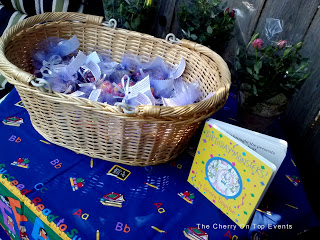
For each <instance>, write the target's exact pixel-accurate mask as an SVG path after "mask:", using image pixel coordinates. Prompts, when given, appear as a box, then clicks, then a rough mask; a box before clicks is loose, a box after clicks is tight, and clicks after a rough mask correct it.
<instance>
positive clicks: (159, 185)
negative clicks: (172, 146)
mask: <svg viewBox="0 0 320 240" xmlns="http://www.w3.org/2000/svg"><path fill="white" fill-rule="evenodd" d="M19 101H20V98H19V96H18V94H17V92H16V90H15V89H14V90H12V92H11V93H10V94H9V96H8V97H7V98H6V99H5V100H4V101H3V102H2V103H1V104H0V119H5V118H7V117H12V116H15V117H19V118H23V120H24V123H22V124H21V125H20V126H19V127H16V126H8V125H4V124H2V123H1V125H0V133H1V134H0V151H1V159H0V164H4V165H0V172H1V173H3V175H2V177H3V178H8V180H9V181H14V180H15V181H16V182H13V185H16V187H18V188H19V190H22V193H24V194H25V195H26V197H27V198H29V199H30V200H31V201H33V203H34V205H36V206H39V205H41V204H42V205H43V208H45V209H47V210H45V211H44V212H42V213H43V214H44V215H46V214H47V217H48V220H49V217H50V220H51V222H53V224H54V225H57V226H59V227H60V229H61V230H63V231H64V232H65V233H68V235H69V237H70V238H71V239H74V240H79V239H88V240H91V239H92V240H94V239H96V231H97V230H99V234H100V239H102V240H107V239H169V240H171V239H175V240H176V239H186V237H185V236H184V234H183V230H184V229H185V228H188V227H199V228H200V229H202V230H203V231H204V232H206V233H207V234H208V235H209V239H250V238H254V237H256V239H262V237H263V236H269V237H271V238H270V239H293V238H294V236H297V235H298V234H300V233H302V232H303V231H305V230H307V229H310V228H312V227H315V226H318V225H319V221H318V220H317V219H316V217H315V215H314V214H313V212H312V209H311V208H310V207H309V205H308V201H307V196H306V194H305V191H304V188H303V185H302V183H301V181H300V179H299V173H298V169H297V168H296V166H295V163H294V160H293V157H292V155H291V152H290V149H288V153H287V156H286V158H285V159H284V162H283V164H282V166H281V168H280V169H279V171H278V173H277V175H276V176H275V178H274V180H273V182H272V184H271V186H270V188H269V190H268V192H267V193H266V195H265V197H264V199H263V201H262V202H261V204H260V206H259V207H258V209H257V210H256V212H255V214H254V216H253V218H252V220H251V221H250V224H248V225H247V226H246V227H245V228H244V229H240V228H239V227H237V226H236V224H235V223H234V222H232V221H231V220H230V219H229V218H228V217H227V216H226V215H224V214H223V213H222V212H221V211H220V210H218V209H217V208H216V207H215V206H214V205H212V204H211V203H210V202H209V201H208V200H207V199H206V198H205V197H204V196H203V195H202V194H201V193H199V192H198V191H197V190H196V189H195V188H193V187H192V186H191V185H190V184H189V183H188V182H187V178H188V174H189V171H190V168H191V164H192V161H193V157H192V156H191V155H190V154H188V153H187V152H185V153H183V154H181V156H180V157H178V158H177V159H175V160H173V161H171V162H169V163H166V164H160V165H157V166H149V167H133V166H127V165H121V164H115V163H112V162H107V161H103V160H99V159H93V167H92V168H91V166H90V164H91V159H90V157H87V156H84V155H78V154H76V153H74V152H72V151H70V150H67V149H64V148H62V147H59V146H56V145H53V144H50V143H49V142H47V141H46V140H45V139H44V138H43V137H42V136H41V135H39V134H38V133H37V132H36V131H35V130H34V128H33V127H32V125H31V122H30V119H29V115H28V113H27V111H26V109H25V108H22V107H18V106H16V105H15V104H16V103H17V102H19ZM236 111H237V104H236V95H235V93H234V92H231V93H230V96H229V99H228V101H227V103H226V105H225V107H224V108H223V109H221V110H220V111H218V112H217V113H216V114H215V115H214V116H213V117H214V118H216V119H219V120H222V121H225V122H228V123H231V124H237V122H236V118H237V113H236ZM276 132H277V136H275V137H280V138H284V135H283V133H282V132H281V129H280V128H279V129H278V131H276ZM194 145H196V144H194ZM19 158H21V159H28V160H29V162H28V168H26V167H18V166H14V165H12V164H11V163H13V162H15V161H17V160H18V159H19ZM115 165H118V166H120V167H122V168H124V169H126V170H127V174H128V173H129V172H130V175H129V176H128V175H125V176H127V178H126V179H125V180H121V179H119V178H117V177H115V176H114V175H111V174H108V172H109V171H110V170H111V169H112V168H113V167H114V166H115ZM118 170H119V169H118ZM120 173H121V172H120ZM122 173H123V172H122ZM288 176H289V177H291V178H292V179H296V183H295V184H293V182H291V181H290V180H289V179H288ZM119 177H120V178H121V176H119ZM9 178H10V179H9ZM70 179H75V181H77V182H79V184H78V189H77V190H76V189H75V190H73V188H72V185H71V182H70ZM185 191H188V192H189V193H193V194H194V195H195V198H194V201H193V204H189V203H188V202H186V201H184V200H183V199H182V198H181V197H180V196H178V194H179V193H183V192H185ZM109 193H116V194H114V195H117V196H119V195H118V194H122V195H123V197H124V199H125V201H124V202H123V203H122V207H121V208H119V207H115V206H105V205H103V204H102V203H101V200H102V199H103V197H104V196H105V195H108V194H109ZM0 194H1V195H2V196H0V197H1V199H0V204H1V202H2V204H1V206H0V209H1V213H0V223H1V224H2V226H3V228H4V229H5V230H6V231H8V229H10V228H8V227H7V225H8V220H7V219H8V217H6V216H10V218H11V219H13V223H12V224H11V227H12V229H15V236H16V238H13V239H19V233H18V230H17V229H19V227H18V223H17V219H16V218H15V216H14V213H13V212H14V211H11V210H10V209H9V210H8V209H6V207H5V206H4V202H6V200H5V199H6V196H4V195H5V194H6V191H5V189H4V188H3V187H2V188H0ZM39 208H41V207H39ZM42 210H43V209H42ZM42 210H41V211H42ZM10 211H11V212H10ZM19 211H21V212H22V213H24V212H23V211H24V207H22V208H21V209H20V210H19ZM21 212H20V214H22V213H21ZM25 216H26V217H27V218H28V216H27V213H25ZM21 225H23V226H24V227H25V231H26V232H25V233H24V234H25V235H27V236H28V237H29V239H37V240H43V239H45V237H42V236H40V235H39V233H37V232H36V231H35V230H34V229H35V225H39V226H40V227H43V228H44V229H45V230H46V231H47V232H48V233H50V231H49V229H48V228H49V227H48V226H46V225H45V224H44V225H42V223H41V221H40V220H39V219H34V218H33V219H32V218H30V219H27V221H24V222H21V223H20V226H21ZM38 228H39V227H38ZM8 232H9V231H8ZM12 233H13V232H12V230H11V231H10V234H12ZM0 236H1V238H2V239H6V237H7V234H6V233H5V231H3V230H2V229H0ZM10 236H11V237H12V235H10ZM257 237H261V238H257ZM47 239H51V240H52V239H56V238H53V237H51V238H50V234H48V236H47Z"/></svg>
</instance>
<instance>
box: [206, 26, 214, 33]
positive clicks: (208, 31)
mask: <svg viewBox="0 0 320 240" xmlns="http://www.w3.org/2000/svg"><path fill="white" fill-rule="evenodd" d="M212 32H213V30H212V27H211V26H208V27H207V33H209V34H212Z"/></svg>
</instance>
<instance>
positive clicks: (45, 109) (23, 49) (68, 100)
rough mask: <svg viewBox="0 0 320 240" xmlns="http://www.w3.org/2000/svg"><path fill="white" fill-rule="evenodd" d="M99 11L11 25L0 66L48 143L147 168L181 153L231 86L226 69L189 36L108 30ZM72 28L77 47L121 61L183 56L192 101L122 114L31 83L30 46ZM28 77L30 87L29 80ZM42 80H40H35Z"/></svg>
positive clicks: (47, 15)
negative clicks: (195, 85)
mask: <svg viewBox="0 0 320 240" xmlns="http://www.w3.org/2000/svg"><path fill="white" fill-rule="evenodd" d="M102 20H103V18H102V17H98V16H92V15H85V14H79V13H44V14H41V15H36V16H34V17H30V18H27V19H26V20H24V21H22V22H20V23H18V24H16V25H14V26H13V27H12V28H10V29H9V30H7V31H6V32H5V33H4V35H3V36H2V37H1V40H0V71H1V74H3V75H4V76H5V77H6V78H7V79H8V81H9V82H10V83H11V84H14V85H15V87H16V89H17V91H18V93H19V95H20V97H21V99H22V101H23V103H24V104H25V107H26V109H27V110H28V112H29V114H30V118H31V122H32V124H33V126H34V128H35V129H36V130H37V131H38V132H39V133H40V134H41V135H42V136H43V137H44V138H45V139H47V140H48V141H50V142H52V143H54V144H57V145H60V146H63V147H65V148H68V149H71V150H73V151H75V152H76V153H81V154H85V155H88V156H90V157H94V158H100V159H104V160H108V161H113V162H118V163H123V164H129V165H139V166H147V165H153V164H158V163H163V162H167V161H169V160H170V159H173V158H175V157H176V156H177V155H179V153H181V152H182V151H183V150H184V149H185V147H186V146H187V143H188V141H189V139H190V138H191V136H192V135H193V134H194V133H195V131H196V129H197V127H198V126H199V125H200V123H201V121H203V120H204V119H206V118H207V117H209V116H211V115H212V114H213V113H214V112H216V111H217V110H218V109H219V108H221V107H222V106H223V105H224V103H225V101H226V99H227V97H228V92H229V88H230V72H229V69H228V66H227V65H226V63H225V62H224V61H223V59H222V58H221V57H220V56H219V55H218V54H216V53H215V52H213V51H211V50H210V49H209V48H207V47H204V46H202V45H200V44H196V43H193V42H190V41H186V40H181V41H180V42H179V43H172V42H168V41H165V40H162V39H158V38H155V37H152V36H149V35H145V34H141V33H137V32H132V31H127V30H123V29H112V28H109V27H106V26H104V25H103V24H102ZM74 34H76V35H77V37H78V39H79V41H80V43H81V46H80V50H82V51H83V52H86V53H88V52H91V51H97V52H100V53H103V52H109V53H110V52H111V56H112V59H113V60H114V61H117V62H120V61H121V58H122V56H123V54H125V53H133V54H136V55H140V56H141V58H142V61H149V60H152V59H153V58H154V57H156V56H159V57H162V58H163V59H164V60H165V61H166V62H167V63H168V64H170V65H171V66H173V65H174V64H177V63H179V61H180V58H181V57H183V58H184V59H185V60H186V64H187V66H186V70H185V72H184V74H183V79H184V81H187V82H192V81H198V82H199V83H200V88H201V95H202V96H201V97H202V99H204V98H205V97H206V96H207V95H208V94H209V93H211V92H213V91H215V94H214V95H213V96H212V97H211V98H209V99H207V100H204V101H200V102H198V103H194V104H190V105H186V106H179V107H163V106H137V107H136V109H135V112H134V113H131V114H128V113H125V112H124V111H123V109H122V108H121V107H116V106H111V105H107V104H102V103H98V102H92V101H90V100H88V99H83V98H77V97H71V96H69V95H66V94H61V93H56V92H53V93H49V92H46V91H44V88H43V87H42V88H39V87H35V86H33V85H36V84H34V83H35V82H36V81H35V76H34V75H33V74H31V72H32V69H33V67H32V64H31V56H32V52H33V51H34V50H35V49H36V48H37V45H38V43H39V42H41V41H42V40H44V39H46V38H47V37H51V36H57V37H61V38H70V37H71V36H72V35H74ZM31 83H33V85H32V84H31ZM39 85H40V84H39Z"/></svg>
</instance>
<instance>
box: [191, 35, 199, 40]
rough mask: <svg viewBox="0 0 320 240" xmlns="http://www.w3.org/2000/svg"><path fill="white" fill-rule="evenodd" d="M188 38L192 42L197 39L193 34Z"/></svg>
mask: <svg viewBox="0 0 320 240" xmlns="http://www.w3.org/2000/svg"><path fill="white" fill-rule="evenodd" d="M190 37H191V39H192V40H193V41H195V40H197V38H198V37H197V35H195V34H191V36H190Z"/></svg>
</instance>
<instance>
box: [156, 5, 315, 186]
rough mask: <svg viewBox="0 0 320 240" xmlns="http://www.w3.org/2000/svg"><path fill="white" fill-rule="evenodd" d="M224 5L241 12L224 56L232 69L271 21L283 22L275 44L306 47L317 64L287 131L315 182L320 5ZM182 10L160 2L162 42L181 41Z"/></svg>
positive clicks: (292, 104)
mask: <svg viewBox="0 0 320 240" xmlns="http://www.w3.org/2000/svg"><path fill="white" fill-rule="evenodd" d="M190 1H196V0H190ZM224 1H225V2H227V7H229V8H233V9H235V10H236V12H237V15H236V23H237V24H236V25H237V27H236V31H235V37H234V39H232V40H231V41H230V44H229V47H228V49H227V50H226V52H225V53H224V54H223V57H224V58H225V60H226V61H227V62H229V63H231V65H232V63H233V57H234V53H235V50H236V47H237V44H239V42H242V44H243V43H247V42H249V40H250V38H251V36H252V34H253V33H257V32H259V33H261V36H262V38H265V37H264V36H265V25H266V19H267V18H274V19H280V22H281V25H282V28H283V30H282V32H281V33H278V34H277V35H276V39H275V40H281V39H285V40H287V41H288V42H289V43H292V44H294V43H297V42H299V41H303V42H304V47H303V49H302V54H303V56H304V57H309V58H310V59H311V60H312V62H311V69H312V75H311V76H310V77H309V79H308V80H307V81H306V82H305V83H304V85H303V86H302V88H301V90H300V91H299V92H297V93H296V94H295V95H294V97H293V99H292V100H291V102H290V104H289V106H288V109H287V112H286V116H285V126H286V127H287V129H286V130H287V135H288V137H289V145H290V146H291V150H292V151H293V153H294V156H295V158H296V159H297V161H299V162H300V163H301V164H300V166H301V169H302V170H301V172H302V175H305V177H306V179H307V180H308V179H309V180H310V182H311V181H315V180H316V179H315V177H314V176H317V175H318V173H317V169H320V0H224ZM178 5H179V1H178V0H160V11H159V13H158V14H159V16H158V18H165V19H166V24H165V25H162V26H159V27H158V28H157V32H156V35H157V36H158V37H162V38H163V37H164V36H165V35H166V34H167V33H169V32H173V33H175V34H176V35H178V36H181V31H179V24H178V19H177V12H178ZM173 8H174V9H173ZM162 22H163V21H162ZM310 176H311V177H310ZM311 185H312V186H314V185H313V184H311Z"/></svg>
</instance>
